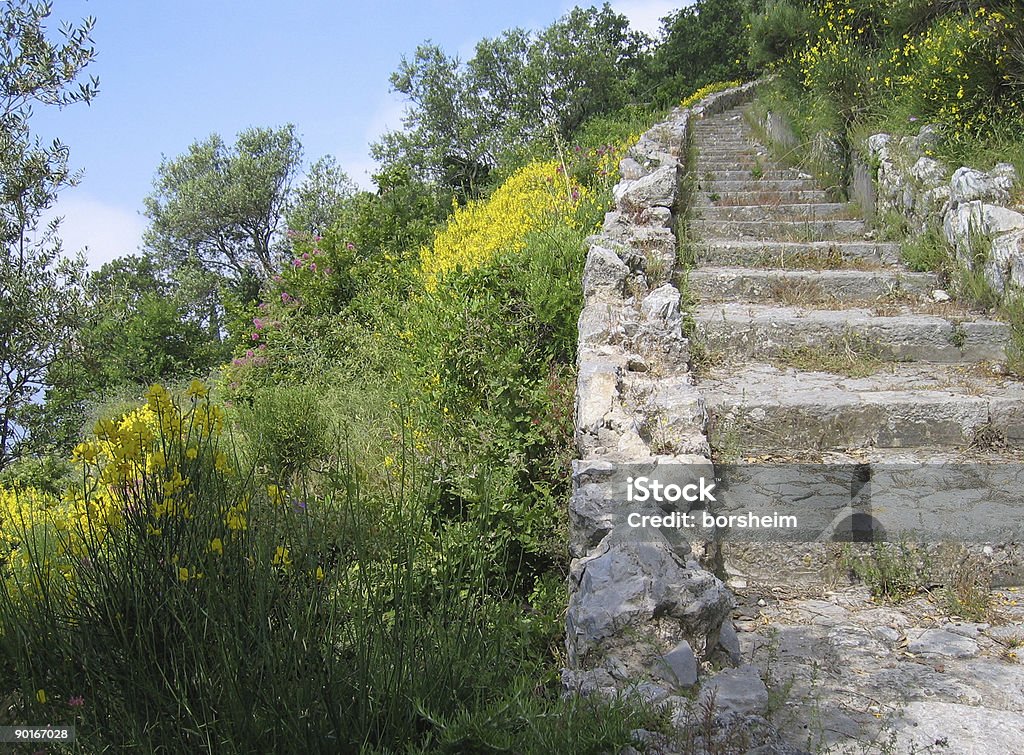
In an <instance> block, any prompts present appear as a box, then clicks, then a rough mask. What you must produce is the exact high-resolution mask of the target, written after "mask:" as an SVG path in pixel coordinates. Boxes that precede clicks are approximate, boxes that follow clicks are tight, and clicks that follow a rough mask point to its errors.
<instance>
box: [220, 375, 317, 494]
mask: <svg viewBox="0 0 1024 755" xmlns="http://www.w3.org/2000/svg"><path fill="white" fill-rule="evenodd" d="M238 417H239V426H240V428H241V430H242V433H243V435H244V436H245V438H246V440H247V442H248V448H249V454H250V458H251V459H252V461H253V463H254V464H255V465H256V466H257V467H260V468H265V469H266V470H267V474H268V475H269V478H270V479H271V480H274V481H277V482H281V483H282V484H283V483H286V482H290V479H291V477H292V476H293V475H295V474H296V473H298V472H299V471H300V470H303V469H308V468H310V467H312V466H314V464H315V462H316V461H317V460H318V459H321V458H323V457H324V455H325V454H327V453H329V449H330V448H331V446H332V443H331V442H330V441H331V439H332V438H331V428H330V427H329V426H328V422H327V419H326V417H325V415H324V407H323V401H322V399H321V397H320V395H319V393H318V392H317V390H316V389H315V388H314V387H312V386H310V385H307V384H301V383H300V384H296V385H282V386H276V387H269V386H268V387H266V388H260V389H258V390H257V391H256V392H255V393H254V394H253V397H252V399H251V401H249V402H246V403H245V404H244V405H243V406H241V407H240V408H239V411H238Z"/></svg>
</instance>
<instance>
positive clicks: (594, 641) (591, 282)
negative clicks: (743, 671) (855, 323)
mask: <svg viewBox="0 0 1024 755" xmlns="http://www.w3.org/2000/svg"><path fill="white" fill-rule="evenodd" d="M760 84H761V82H751V83H748V84H744V85H742V86H739V87H735V88H732V89H728V90H725V91H722V92H718V93H715V94H712V95H709V96H708V97H706V98H705V99H703V100H701V101H700V102H699V103H697V104H696V105H694V106H693V107H691V108H689V109H683V108H676V109H674V110H673V111H672V112H671V114H670V116H669V117H668V118H667V119H666V120H665V121H663V122H662V123H659V124H657V125H655V126H654V127H652V128H651V129H649V130H648V131H647V132H646V133H644V134H643V135H642V136H641V137H640V139H639V140H638V142H637V143H636V144H635V145H634V146H633V147H631V148H630V149H629V151H628V153H627V155H626V157H625V158H624V159H623V160H622V161H621V163H620V173H621V176H622V178H621V180H620V182H619V183H618V184H617V185H616V186H615V188H614V190H613V196H614V200H615V207H614V209H612V210H611V211H610V212H608V213H607V214H606V215H605V218H604V223H603V226H602V229H601V232H600V233H598V234H597V235H595V236H592V237H590V238H589V239H588V247H589V250H588V253H587V259H586V264H585V267H584V273H583V294H584V306H583V310H582V312H581V314H580V318H579V353H578V358H577V367H578V378H577V389H576V440H577V446H578V449H579V453H580V458H579V459H578V460H576V461H574V462H573V493H572V497H571V500H570V503H569V529H570V551H571V555H572V557H573V561H572V564H571V567H570V576H569V606H568V610H567V616H566V649H567V658H568V666H569V668H567V669H565V670H564V672H563V684H564V686H565V689H566V690H567V692H570V693H578V694H593V693H600V694H606V695H615V694H619V693H621V692H622V691H624V690H626V689H632V690H634V691H636V692H639V693H640V694H641V695H642V696H643V697H644V698H645V699H647V700H649V701H652V702H660V701H664V700H667V699H670V698H672V697H673V696H675V695H678V693H679V692H681V691H682V690H683V689H685V688H689V687H693V686H694V685H695V684H697V683H698V681H699V680H700V679H701V677H702V674H701V673H700V671H699V667H700V664H701V662H703V661H705V660H709V659H711V658H712V656H716V657H717V658H719V659H720V660H723V661H724V662H726V663H727V664H728V663H732V664H733V665H735V664H738V662H739V647H738V643H737V641H736V636H735V630H734V629H733V627H732V624H731V621H729V615H730V612H731V610H732V608H733V605H734V599H733V597H732V594H731V593H730V592H729V591H728V590H727V589H726V587H725V585H723V584H722V582H721V581H720V580H718V578H717V577H715V576H714V575H713V574H711V573H710V572H709V571H707V570H706V569H704V568H703V567H702V566H701V564H700V563H699V558H700V555H701V554H700V553H699V546H696V547H692V546H691V545H690V544H688V543H685V542H683V543H679V542H674V543H669V541H668V540H666V539H665V538H664V537H663V536H661V535H660V533H654V534H653V535H652V534H651V532H650V531H648V530H645V531H644V533H645V534H644V537H642V538H637V537H636V536H635V535H633V533H630V532H628V531H623V530H624V528H622V527H619V528H616V527H614V526H613V523H612V521H611V513H610V510H609V509H610V506H609V502H611V501H614V499H615V498H614V496H615V494H614V489H616V486H617V483H618V489H619V490H621V482H622V480H621V477H620V478H619V479H616V475H617V474H618V473H619V472H621V469H622V465H626V464H628V465H631V468H644V469H649V470H651V471H654V470H656V469H657V467H658V466H659V465H662V464H701V465H710V463H711V462H710V446H709V444H708V439H707V435H706V433H705V429H706V428H705V426H706V421H707V414H706V410H705V407H704V402H703V400H702V398H701V396H700V394H699V392H698V391H697V389H696V386H695V385H694V384H693V379H692V376H691V375H690V374H689V364H688V363H689V342H688V340H687V339H686V338H685V337H684V335H683V332H682V323H683V318H682V313H681V312H680V291H679V290H678V289H677V288H676V287H675V286H674V285H673V284H672V283H671V282H670V281H669V278H670V277H671V274H672V272H673V271H674V269H675V266H676V262H677V252H678V248H677V239H676V235H675V232H674V230H673V229H674V227H675V223H676V219H677V212H678V211H679V210H680V206H679V204H680V200H681V198H682V197H681V191H682V179H683V176H684V170H685V167H686V166H685V162H686V153H687V149H688V145H689V141H690V128H691V123H692V121H693V120H694V119H695V118H700V117H702V116H704V115H711V114H714V113H718V112H722V111H724V110H727V109H729V108H731V107H734V106H735V105H737V104H740V103H741V102H743V101H746V100H748V99H750V98H751V97H752V95H753V92H754V90H755V88H756V87H757V86H759V85H760Z"/></svg>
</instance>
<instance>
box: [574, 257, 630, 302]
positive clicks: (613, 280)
mask: <svg viewBox="0 0 1024 755" xmlns="http://www.w3.org/2000/svg"><path fill="white" fill-rule="evenodd" d="M628 276H629V268H628V267H626V263H624V262H623V261H622V260H621V259H619V255H617V254H616V253H615V252H613V251H612V250H611V249H608V248H606V247H603V246H596V245H595V246H592V247H590V252H588V254H587V262H586V265H585V267H584V269H583V294H584V296H588V297H589V296H593V295H594V294H597V293H601V292H614V293H618V294H620V295H621V294H623V293H624V292H625V290H626V278H627V277H628Z"/></svg>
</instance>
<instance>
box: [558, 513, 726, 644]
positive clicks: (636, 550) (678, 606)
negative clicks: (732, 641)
mask: <svg viewBox="0 0 1024 755" xmlns="http://www.w3.org/2000/svg"><path fill="white" fill-rule="evenodd" d="M645 537H646V538H647V539H646V540H630V539H628V538H627V537H626V536H618V533H613V534H612V535H610V536H609V537H607V538H605V539H604V541H602V543H601V545H600V546H599V547H598V548H597V549H596V550H595V552H594V553H592V554H590V555H588V556H587V557H585V558H582V559H578V560H577V561H575V562H574V563H573V566H572V569H571V573H570V582H571V584H572V586H573V587H574V588H575V589H574V590H572V591H571V592H572V595H571V597H570V600H569V609H568V616H567V625H568V633H567V634H568V636H567V642H568V645H569V649H570V656H571V659H576V660H582V659H584V658H586V657H587V656H588V654H589V653H590V652H591V651H596V652H598V653H600V652H601V648H607V647H608V646H609V645H612V646H614V645H615V644H621V641H623V640H626V641H628V640H629V638H630V635H632V631H631V628H633V627H636V626H638V625H642V624H644V623H646V622H649V621H651V620H653V619H654V618H655V617H658V618H660V619H661V620H663V621H666V620H670V621H671V623H672V624H674V625H676V626H677V627H678V628H679V630H680V632H681V635H682V636H681V637H680V639H688V640H689V641H690V643H691V647H695V648H697V649H698V650H699V651H700V652H702V653H703V652H704V651H705V650H706V649H707V641H708V639H709V638H713V637H715V636H717V634H718V631H719V627H721V625H722V622H723V621H724V620H725V618H726V617H727V616H728V614H729V611H730V610H732V605H733V599H732V595H731V593H729V591H728V590H727V589H726V588H725V586H724V585H723V584H722V583H721V582H720V581H719V580H718V579H717V578H716V577H715V576H714V575H713V574H711V573H710V572H708V571H705V570H704V569H702V568H700V566H698V565H697V563H696V562H694V561H685V560H684V559H683V558H682V557H681V556H680V555H679V554H678V553H677V552H676V550H674V549H673V547H672V546H671V545H669V543H668V542H667V541H665V540H664V538H661V537H655V536H654V534H653V533H649V532H648V533H647V534H646V535H645ZM613 640H619V641H620V643H616V642H610V641H613Z"/></svg>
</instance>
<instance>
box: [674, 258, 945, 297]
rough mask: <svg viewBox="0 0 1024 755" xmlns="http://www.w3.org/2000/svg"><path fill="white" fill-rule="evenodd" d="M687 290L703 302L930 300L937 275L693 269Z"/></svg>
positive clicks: (716, 268) (875, 271)
mask: <svg viewBox="0 0 1024 755" xmlns="http://www.w3.org/2000/svg"><path fill="white" fill-rule="evenodd" d="M688 284H689V290H690V292H691V293H693V294H695V295H696V296H697V297H698V298H700V299H701V300H703V301H705V302H708V301H753V302H765V301H771V300H773V299H779V298H781V297H784V296H785V297H797V296H806V297H808V298H813V299H816V300H818V301H822V300H827V299H832V300H835V301H837V302H870V301H874V300H877V299H882V298H888V297H892V296H894V295H896V294H902V295H904V296H909V297H916V298H918V299H920V300H922V301H923V300H927V299H928V298H929V296H930V294H931V292H932V291H933V290H935V289H936V288H939V287H940V285H941V281H940V279H939V276H937V275H935V274H933V273H911V272H906V271H902V270H871V271H865V270H815V271H811V270H773V269H768V270H757V269H750V268H746V267H708V268H699V269H697V270H691V271H690V272H689V275H688Z"/></svg>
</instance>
